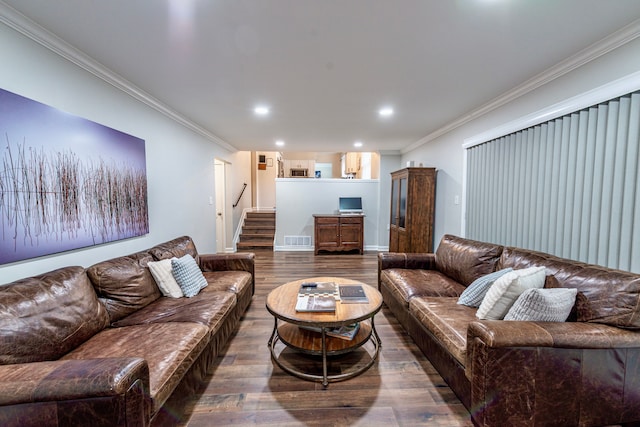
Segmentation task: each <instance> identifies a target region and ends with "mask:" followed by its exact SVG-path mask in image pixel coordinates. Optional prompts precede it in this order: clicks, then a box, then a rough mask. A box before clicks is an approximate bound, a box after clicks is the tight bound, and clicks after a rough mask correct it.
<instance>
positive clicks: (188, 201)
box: [0, 24, 248, 283]
mask: <svg viewBox="0 0 640 427" xmlns="http://www.w3.org/2000/svg"><path fill="white" fill-rule="evenodd" d="M0 52H1V54H2V59H3V66H2V67H0V87H2V88H3V89H5V90H8V91H11V92H14V93H17V94H19V95H22V96H25V97H27V98H31V99H34V100H36V101H39V102H42V103H44V104H47V105H50V106H52V107H55V108H58V109H60V110H63V111H66V112H69V113H71V114H75V115H78V116H81V117H84V118H86V119H89V120H92V121H94V122H97V123H100V124H103V125H105V126H109V127H112V128H114V129H117V130H120V131H123V132H126V133H128V134H131V135H134V136H136V137H139V138H142V139H144V140H145V141H146V156H147V180H148V206H149V223H150V233H149V234H148V235H146V236H142V237H138V238H132V239H127V240H123V241H118V242H112V243H109V244H105V245H100V246H96V247H91V248H85V249H80V250H74V251H70V252H66V253H63V254H57V255H50V256H47V257H42V258H37V259H34V260H27V261H22V262H17V263H12V264H8V265H4V266H0V283H7V282H10V281H12V280H15V279H18V278H22V277H27V276H31V275H34V274H39V273H42V272H45V271H49V270H52V269H55V268H58V267H62V266H67V265H81V266H85V267H86V266H89V265H91V264H93V263H96V262H99V261H102V260H105V259H109V258H112V257H115V256H120V255H125V254H128V253H132V252H135V251H138V250H143V249H146V248H149V247H151V246H153V245H154V244H157V243H160V242H163V241H166V240H169V239H172V238H175V237H178V236H181V235H185V234H186V235H190V236H192V237H193V239H194V241H195V243H196V245H197V247H198V250H199V251H200V252H202V253H205V252H213V251H214V250H215V206H214V205H209V197H211V196H214V189H215V187H214V165H213V160H214V158H215V157H218V158H223V159H228V160H229V161H232V160H233V156H232V155H231V153H229V152H228V151H227V150H226V149H224V148H222V147H220V146H219V145H216V144H214V143H213V142H211V141H209V140H208V139H206V138H204V137H202V136H200V135H199V134H196V133H195V132H193V131H191V130H189V129H187V128H186V127H183V126H181V125H179V124H177V123H176V122H175V121H173V120H171V119H169V118H167V117H166V116H164V115H163V114H161V113H159V112H157V111H156V110H154V109H152V108H150V107H149V106H147V105H145V104H143V103H141V102H139V101H137V100H135V99H133V98H132V97H130V96H129V95H127V94H125V93H124V92H122V91H120V90H117V89H115V88H114V87H113V86H111V85H110V84H108V83H106V82H104V81H103V80H101V79H98V78H97V77H95V76H94V75H92V74H90V73H88V72H87V71H85V70H83V69H82V68H80V67H78V66H76V65H74V64H72V63H71V62H69V61H67V60H65V59H63V58H62V57H60V56H58V55H57V54H54V53H53V52H51V51H50V50H48V49H46V48H44V47H42V46H41V45H39V44H37V43H35V42H33V41H32V40H30V39H29V38H27V37H25V36H23V35H21V34H19V33H17V32H16V31H14V30H12V29H10V28H9V27H7V26H5V25H3V24H0ZM247 170H248V169H247ZM231 192H233V190H231Z"/></svg>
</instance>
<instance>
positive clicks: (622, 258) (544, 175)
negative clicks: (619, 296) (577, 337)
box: [465, 91, 640, 272]
mask: <svg viewBox="0 0 640 427" xmlns="http://www.w3.org/2000/svg"><path fill="white" fill-rule="evenodd" d="M639 146H640V91H638V92H633V93H630V94H628V95H624V96H621V97H618V98H615V99H612V100H609V101H607V102H604V103H600V104H598V105H594V106H592V107H589V108H585V109H583V110H580V111H576V112H574V113H571V114H567V115H565V116H563V117H558V118H556V119H553V120H550V121H547V122H545V123H542V124H538V125H536V126H533V127H530V128H527V129H524V130H521V131H518V132H515V133H512V134H509V135H505V136H502V137H500V138H496V139H493V140H491V141H488V142H485V143H483V144H479V145H475V146H473V147H469V148H468V149H467V153H466V154H467V182H466V185H467V191H466V219H465V224H466V229H465V235H466V236H467V237H469V238H471V239H476V240H482V241H487V242H493V243H498V244H503V245H509V246H518V247H521V248H527V249H532V250H538V251H543V252H547V253H551V254H554V255H557V256H560V257H564V258H570V259H574V260H579V261H584V262H588V263H593V264H599V265H604V266H607V267H612V268H618V269H622V270H627V271H633V272H640V167H639V165H638V163H640V154H639V151H640V150H639Z"/></svg>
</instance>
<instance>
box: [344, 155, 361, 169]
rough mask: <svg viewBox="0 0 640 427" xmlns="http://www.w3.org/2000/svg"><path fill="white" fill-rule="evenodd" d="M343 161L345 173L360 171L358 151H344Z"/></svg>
mask: <svg viewBox="0 0 640 427" xmlns="http://www.w3.org/2000/svg"><path fill="white" fill-rule="evenodd" d="M344 162H345V163H344V172H345V173H352V174H355V173H358V172H360V153H346V154H345V156H344Z"/></svg>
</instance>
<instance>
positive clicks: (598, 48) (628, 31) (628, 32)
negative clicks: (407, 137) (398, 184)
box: [402, 19, 640, 154]
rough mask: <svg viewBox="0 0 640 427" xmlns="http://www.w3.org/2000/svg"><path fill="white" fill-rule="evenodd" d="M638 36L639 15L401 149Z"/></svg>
mask: <svg viewBox="0 0 640 427" xmlns="http://www.w3.org/2000/svg"><path fill="white" fill-rule="evenodd" d="M639 36H640V19H637V20H635V21H633V22H632V23H631V24H629V25H627V26H625V27H622V28H621V29H620V30H618V31H616V32H615V33H613V34H610V35H609V36H607V37H605V38H604V39H602V40H600V41H598V42H595V43H594V44H592V45H591V46H588V47H586V48H585V49H583V50H581V51H580V52H578V53H576V54H575V55H573V56H570V57H569V58H567V59H565V60H564V61H561V62H559V63H558V64H556V65H554V66H553V67H551V68H549V69H547V70H545V71H543V72H542V73H540V74H538V75H536V76H534V77H532V78H531V79H529V80H527V81H525V82H524V83H522V84H521V85H518V86H516V87H514V88H513V89H511V90H509V91H508V92H505V93H504V94H502V95H500V96H498V97H497V98H494V99H493V100H491V101H489V102H488V103H486V104H484V105H482V106H480V107H479V108H477V109H475V110H473V111H471V112H470V113H468V114H466V115H464V116H462V117H460V118H459V119H457V120H455V121H453V122H451V123H449V124H447V125H445V126H443V127H441V128H440V129H437V130H436V131H434V132H432V133H430V134H429V135H427V136H425V137H424V138H421V139H419V140H418V141H416V142H414V143H413V144H411V145H409V146H407V147H405V148H404V149H403V150H402V153H403V154H405V153H408V152H410V151H412V150H415V149H416V148H418V147H420V146H422V145H424V144H426V143H428V142H430V141H433V140H435V139H436V138H439V137H441V136H442V135H445V134H447V133H449V132H451V131H452V130H454V129H456V128H458V127H460V126H462V125H464V124H466V123H468V122H470V121H472V120H475V119H477V118H478V117H481V116H483V115H485V114H487V113H490V112H491V111H493V110H496V109H498V108H500V107H502V106H503V105H506V104H508V103H509V102H511V101H514V100H516V99H517V98H520V97H521V96H524V95H526V94H527V93H529V92H531V91H533V90H535V89H537V88H539V87H541V86H544V85H546V84H547V83H550V82H552V81H553V80H555V79H557V78H559V77H562V76H564V75H565V74H568V73H570V72H571V71H573V70H575V69H577V68H580V67H582V66H583V65H585V64H587V63H589V62H591V61H594V60H596V59H598V58H600V57H601V56H603V55H606V54H607V53H609V52H611V51H613V50H616V49H617V48H619V47H621V46H624V45H625V44H627V43H629V42H631V41H633V40H635V39H636V38H638V37H639Z"/></svg>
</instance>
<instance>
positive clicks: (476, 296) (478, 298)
mask: <svg viewBox="0 0 640 427" xmlns="http://www.w3.org/2000/svg"><path fill="white" fill-rule="evenodd" d="M512 270H513V269H512V268H511V267H509V268H505V269H502V270H499V271H494V272H493V273H490V274H487V275H484V276H481V277H478V278H477V279H476V280H474V281H473V283H471V284H470V285H469V286H467V288H466V289H465V290H464V291H462V293H461V294H460V298H458V304H461V305H466V306H468V307H480V304H482V300H483V299H484V296H485V295H486V294H487V292H488V291H489V289H490V288H491V285H493V284H494V283H495V281H496V280H498V279H499V278H500V277H502V276H504V275H505V274H507V273H508V272H510V271H512Z"/></svg>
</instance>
